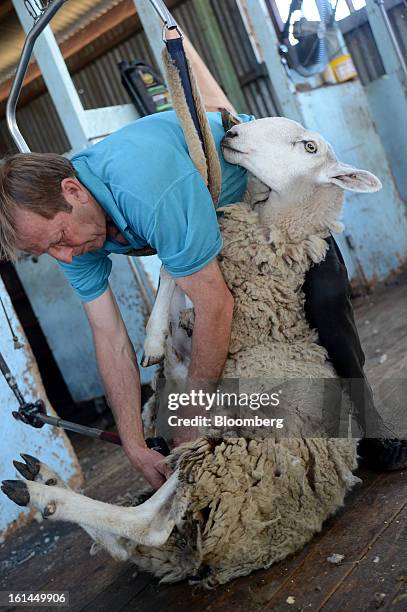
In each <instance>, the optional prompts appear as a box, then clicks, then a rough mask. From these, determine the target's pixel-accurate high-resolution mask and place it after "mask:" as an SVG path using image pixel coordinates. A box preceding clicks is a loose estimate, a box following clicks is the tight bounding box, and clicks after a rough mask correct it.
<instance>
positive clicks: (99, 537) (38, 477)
mask: <svg viewBox="0 0 407 612" xmlns="http://www.w3.org/2000/svg"><path fill="white" fill-rule="evenodd" d="M21 457H22V458H23V459H24V463H22V462H21V461H13V464H14V467H15V468H16V470H17V471H18V472H19V473H20V474H21V475H22V476H24V478H26V479H27V480H32V481H35V482H39V483H42V484H44V485H47V486H58V487H62V488H64V489H67V490H69V491H71V489H70V487H69V486H68V485H67V483H66V482H65V480H63V479H62V478H60V477H59V476H58V474H56V472H54V471H53V470H51V468H49V467H48V466H47V465H46V464H45V463H42V462H41V461H39V459H36V457H32V456H31V455H26V454H24V453H23V454H22V455H21ZM17 486H19V485H17ZM20 488H21V487H20ZM78 524H79V526H80V527H82V529H83V530H84V531H86V533H87V534H88V535H89V536H90V537H91V538H92V540H94V542H95V543H96V544H97V545H98V546H99V547H101V548H104V549H105V550H107V552H108V553H109V554H110V555H111V556H112V557H113V558H114V559H116V560H117V561H126V560H127V559H128V558H129V553H128V551H127V550H126V548H125V546H124V543H123V541H122V542H120V539H119V538H118V537H117V536H115V535H112V534H111V533H107V532H103V531H100V530H98V529H94V528H93V527H87V526H86V525H82V524H81V523H78ZM92 550H93V547H92V549H91V552H92Z"/></svg>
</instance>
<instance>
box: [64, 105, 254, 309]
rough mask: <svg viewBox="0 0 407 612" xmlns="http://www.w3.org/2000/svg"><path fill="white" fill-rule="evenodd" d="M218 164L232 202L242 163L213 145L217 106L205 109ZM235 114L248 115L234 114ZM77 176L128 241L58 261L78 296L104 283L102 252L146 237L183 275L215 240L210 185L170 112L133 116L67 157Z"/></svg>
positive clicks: (238, 192)
mask: <svg viewBox="0 0 407 612" xmlns="http://www.w3.org/2000/svg"><path fill="white" fill-rule="evenodd" d="M208 118H209V122H210V126H211V130H212V133H213V136H214V139H215V143H216V146H217V150H218V155H219V159H220V162H221V170H222V192H221V198H220V201H219V206H224V205H225V204H231V203H233V202H238V201H240V200H241V199H242V197H243V194H244V191H245V189H246V182H247V178H246V171H245V170H244V169H243V168H242V167H240V166H236V165H232V164H228V163H227V162H226V161H225V160H224V158H223V155H222V153H221V149H220V142H221V140H222V138H223V136H224V134H225V133H224V130H223V127H222V120H221V115H220V113H208ZM240 119H241V120H243V121H250V120H252V119H253V117H251V116H248V115H240ZM71 161H72V163H73V166H74V168H75V171H76V175H77V178H78V179H79V181H80V182H81V183H82V184H83V185H84V186H85V187H86V188H87V189H88V190H89V191H90V192H91V193H92V195H93V196H94V198H95V199H96V200H97V202H98V203H99V204H100V205H101V206H102V207H103V209H104V210H105V212H106V213H107V215H108V216H109V217H110V218H111V219H112V221H113V222H114V224H115V225H116V227H117V228H118V229H119V231H120V233H121V234H122V235H123V236H124V238H125V239H126V240H127V241H128V242H129V244H128V245H123V244H120V243H118V242H117V241H114V240H109V239H108V240H106V242H105V243H104V245H103V247H102V248H100V249H98V250H97V251H91V252H89V253H85V254H83V255H79V256H77V257H74V258H73V260H72V263H70V264H66V263H62V262H58V263H59V265H60V266H61V268H62V270H63V271H64V273H65V275H66V277H67V279H68V281H69V282H70V284H71V285H72V287H73V288H74V290H75V291H76V293H77V295H78V296H79V298H80V299H81V300H82V301H84V302H89V301H91V300H94V299H96V298H97V297H99V296H100V295H102V293H104V292H105V291H106V289H107V286H108V277H109V274H110V271H111V268H112V262H111V260H110V258H109V255H110V253H123V254H126V253H128V252H130V251H132V250H134V249H141V248H143V247H145V246H147V245H150V246H152V247H153V248H155V249H156V251H157V254H158V257H159V258H160V259H161V261H162V263H163V265H164V268H165V269H166V271H167V272H168V273H169V274H171V275H172V276H178V277H179V276H187V275H188V274H192V273H193V272H197V271H198V270H200V269H201V268H203V267H204V266H206V265H207V264H208V263H209V262H210V261H211V260H212V259H213V258H214V257H216V255H217V254H218V253H219V251H220V250H221V248H222V238H221V234H220V231H219V227H218V222H217V217H216V212H215V208H214V205H213V202H212V199H211V196H210V193H209V191H208V189H207V187H206V185H205V183H204V181H203V179H202V177H201V175H200V174H199V172H198V171H197V170H196V168H195V166H194V164H193V162H192V160H191V158H190V157H189V154H188V150H187V145H186V142H185V138H184V134H183V131H182V128H181V126H180V124H179V122H178V119H177V116H176V114H175V113H174V112H172V111H171V112H165V113H160V114H155V115H150V116H148V117H143V118H142V119H138V120H137V121H135V122H134V123H131V124H129V125H127V126H125V127H124V128H122V129H121V130H118V131H117V132H115V133H114V134H111V135H110V136H108V137H107V138H105V139H104V140H102V141H101V142H99V143H97V144H95V145H93V146H91V147H89V149H86V150H85V151H81V152H80V153H78V154H77V155H75V156H74V157H73V158H72V160H71Z"/></svg>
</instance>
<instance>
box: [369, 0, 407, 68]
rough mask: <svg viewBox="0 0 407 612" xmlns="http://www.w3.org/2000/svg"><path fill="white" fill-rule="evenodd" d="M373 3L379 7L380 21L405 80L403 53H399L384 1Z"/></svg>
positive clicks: (405, 66)
mask: <svg viewBox="0 0 407 612" xmlns="http://www.w3.org/2000/svg"><path fill="white" fill-rule="evenodd" d="M375 3H376V4H377V6H378V7H379V11H380V13H381V15H382V19H383V21H384V25H385V27H386V29H387V32H388V34H389V37H390V40H391V44H392V45H393V48H394V51H395V54H396V56H397V59H398V61H399V63H400V67H401V69H402V71H403V73H404V77H405V78H406V79H407V65H406V62H405V60H404V57H403V53H402V51H401V48H400V45H399V43H398V40H397V38H396V35H395V33H394V29H393V26H392V23H391V21H390V19H389V16H388V14H387V11H386V7H385V4H384V0H375Z"/></svg>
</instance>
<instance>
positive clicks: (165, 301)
mask: <svg viewBox="0 0 407 612" xmlns="http://www.w3.org/2000/svg"><path fill="white" fill-rule="evenodd" d="M175 286H176V285H175V281H174V279H173V278H172V277H171V276H170V275H169V274H167V272H166V271H165V270H164V268H161V271H160V284H159V286H158V291H157V296H156V298H155V302H154V306H153V310H152V312H151V315H150V318H149V320H148V323H147V327H146V338H145V340H144V353H143V357H142V359H141V365H142V366H143V367H145V368H146V367H148V366H151V365H154V364H156V363H159V362H160V361H162V359H163V358H164V349H165V340H166V338H167V336H168V333H169V314H170V305H171V299H172V296H173V293H174V290H175Z"/></svg>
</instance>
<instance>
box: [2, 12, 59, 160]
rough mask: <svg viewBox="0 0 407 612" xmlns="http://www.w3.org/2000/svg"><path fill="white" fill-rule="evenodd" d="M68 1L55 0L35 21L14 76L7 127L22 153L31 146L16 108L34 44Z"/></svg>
mask: <svg viewBox="0 0 407 612" xmlns="http://www.w3.org/2000/svg"><path fill="white" fill-rule="evenodd" d="M65 2H67V0H53V2H52V3H51V4H50V5H49V6H48V8H47V9H46V10H45V11H44V13H43V14H42V15H41V16H40V17H39V18H38V20H37V21H36V22H35V23H34V26H33V28H32V29H31V30H30V32H29V33H28V35H27V38H26V40H25V43H24V47H23V51H22V53H21V57H20V61H19V63H18V66H17V70H16V76H15V77H14V81H13V85H12V87H11V90H10V95H9V98H8V100H7V106H6V121H7V127H8V129H9V131H10V134H11V136H12V138H13V140H14V142H15V144H16V146H17V148H18V150H19V151H20V152H21V153H29V152H30V148H29V146H28V144H27V143H26V141H25V140H24V138H23V136H22V134H21V132H20V130H19V129H18V126H17V120H16V108H17V102H18V98H19V96H20V92H21V87H22V85H23V81H24V77H25V74H26V72H27V68H28V64H29V61H30V59H31V55H32V52H33V49H34V44H35V42H36V40H37V38H38V37H39V35H40V34H41V32H43V30H45V28H46V27H47V25H48V24H49V22H50V21H51V19H52V18H53V17H54V15H55V13H57V11H58V10H59V9H60V8H61V6H62V5H63V4H64V3H65Z"/></svg>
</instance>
